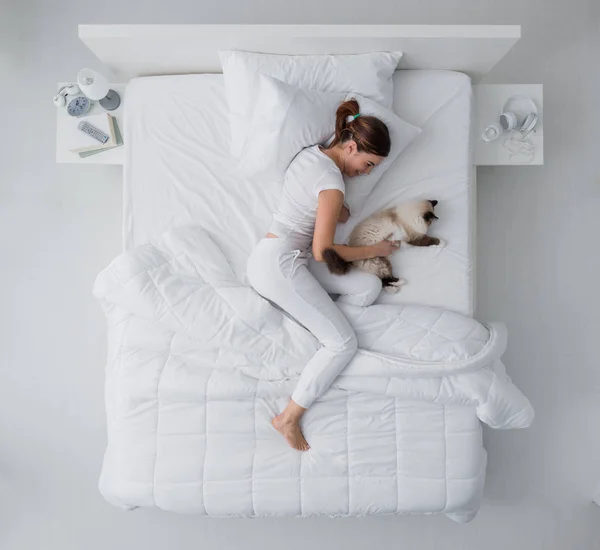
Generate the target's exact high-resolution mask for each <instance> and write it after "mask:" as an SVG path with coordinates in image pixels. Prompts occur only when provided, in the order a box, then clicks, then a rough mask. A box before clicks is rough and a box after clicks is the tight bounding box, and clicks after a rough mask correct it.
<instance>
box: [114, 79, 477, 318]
mask: <svg viewBox="0 0 600 550" xmlns="http://www.w3.org/2000/svg"><path fill="white" fill-rule="evenodd" d="M394 96H395V98H394V110H395V111H396V112H397V113H398V114H399V115H400V116H401V117H402V118H403V119H405V120H406V121H408V122H410V123H412V124H414V125H417V126H419V127H421V128H422V130H423V131H422V133H421V135H420V136H419V137H418V138H417V139H416V140H415V141H414V142H413V143H412V144H411V145H410V146H409V147H408V148H407V149H406V150H405V151H404V152H403V153H402V154H401V156H400V157H399V159H398V160H397V161H396V162H395V163H394V165H393V166H392V167H391V168H390V169H389V170H388V172H387V173H386V174H385V175H384V176H383V178H382V179H381V181H380V182H379V183H378V185H377V186H376V188H375V190H374V192H373V194H372V195H371V197H370V198H369V200H368V202H367V205H366V207H365V208H364V209H363V212H362V215H361V217H362V218H364V217H365V216H366V215H368V214H370V213H372V212H375V211H377V210H379V209H381V208H384V207H386V206H391V205H393V204H395V203H397V202H400V201H403V200H408V199H411V198H416V197H423V198H430V199H437V200H438V201H439V204H438V206H437V208H436V212H437V214H438V216H439V217H440V220H439V221H438V222H436V224H435V226H434V228H433V230H432V234H434V235H437V236H440V237H442V238H443V239H445V240H446V242H447V246H446V248H444V249H439V248H404V249H402V250H401V251H400V252H398V253H396V254H395V255H394V258H393V263H394V267H395V270H396V271H397V273H398V274H399V275H400V276H402V277H403V278H405V279H407V281H408V284H407V285H406V286H404V287H403V288H402V290H401V292H400V293H398V294H396V295H390V294H387V293H382V294H381V296H380V298H379V300H378V301H379V302H381V303H393V302H403V303H417V304H424V305H432V306H438V307H443V308H447V309H452V310H455V311H459V312H461V313H465V314H468V315H471V314H472V313H473V307H474V306H473V294H474V292H473V265H474V257H473V251H474V246H473V241H474V231H473V228H474V223H473V220H474V217H475V203H474V192H473V186H472V184H471V179H470V175H471V168H472V167H471V162H470V141H469V136H470V124H471V83H470V80H469V78H468V77H467V76H465V75H464V74H461V73H456V72H452V71H397V73H396V75H395V76H394ZM125 116H126V120H125V143H126V160H125V168H124V174H125V177H124V184H125V188H124V245H125V248H126V249H129V248H131V247H133V246H137V245H140V244H143V243H146V242H148V241H151V240H154V239H156V238H158V237H159V236H160V235H161V234H162V233H164V232H165V231H166V230H168V229H171V228H173V227H177V226H182V225H188V224H200V225H202V226H203V227H204V228H205V229H206V230H207V231H208V232H209V233H210V234H211V236H212V237H213V238H214V239H215V240H216V241H217V244H218V245H219V246H220V247H221V249H222V250H223V251H224V252H225V255H226V256H227V258H228V259H229V261H230V263H231V265H232V267H233V269H234V272H235V274H236V275H237V276H238V278H239V279H240V280H242V281H245V280H246V275H245V268H246V260H247V257H248V255H249V253H250V251H251V250H252V248H253V246H254V245H255V244H256V242H257V241H258V240H259V239H260V238H261V237H262V236H263V235H264V233H265V232H266V230H267V228H268V226H269V224H270V221H271V215H272V212H273V211H274V209H275V207H276V204H277V200H278V198H279V194H280V189H281V182H268V181H260V182H257V181H250V180H248V179H247V178H245V177H244V174H243V170H242V168H241V167H239V166H236V162H235V161H233V160H232V159H231V157H230V155H229V121H228V113H227V104H226V101H225V96H224V87H223V77H222V75H185V76H163V77H148V78H139V79H135V80H133V81H132V82H131V83H130V85H129V87H128V90H127V109H126V115H125ZM358 221H360V220H358V219H353V218H351V219H350V221H349V222H348V223H347V224H345V225H344V226H340V227H339V230H338V242H341V241H342V240H343V239H344V238H345V237H346V236H347V235H348V234H349V232H350V231H351V229H352V227H353V226H354V225H355V224H356V223H357V222H358Z"/></svg>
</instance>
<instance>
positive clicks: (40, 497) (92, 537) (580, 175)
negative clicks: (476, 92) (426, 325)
mask: <svg viewBox="0 0 600 550" xmlns="http://www.w3.org/2000/svg"><path fill="white" fill-rule="evenodd" d="M284 6H285V7H284ZM0 10H1V11H0V75H2V76H1V77H0V79H1V86H0V105H2V107H0V110H1V114H2V116H1V117H0V120H1V122H2V125H1V132H0V155H1V162H0V193H1V194H0V252H1V256H0V304H1V305H2V317H1V326H0V335H2V336H1V338H2V340H1V345H0V374H1V379H0V442H1V443H0V507H1V508H0V548H2V550H33V549H44V550H59V549H60V550H71V549H72V550H79V549H82V548H86V549H87V550H106V549H111V550H119V549H126V548H127V549H131V548H134V549H138V548H140V549H141V548H144V549H148V550H153V549H158V548H164V547H167V546H168V547H169V548H178V549H191V548H194V549H196V548H200V547H201V548H211V549H212V548H233V547H234V545H236V543H241V545H243V547H244V548H261V549H265V550H268V549H271V548H273V549H275V548H277V549H280V548H291V549H294V548H304V547H308V548H321V547H322V548H325V547H327V548H341V547H344V548H347V549H348V550H353V549H355V548H356V549H359V548H360V549H362V548H365V547H368V548H390V547H392V546H393V547H403V548H410V549H433V548H436V549H437V548H440V547H443V548H450V549H459V548H460V549H465V550H475V549H481V548H486V549H489V550H496V549H498V550H499V549H505V548H511V549H512V550H521V549H523V550H524V549H527V550H536V549H540V550H541V549H544V550H566V549H577V550H588V549H590V550H591V549H597V548H600V542H599V541H600V508H597V507H594V506H593V505H592V504H591V502H590V499H591V495H592V494H593V492H594V489H595V487H596V485H597V484H600V430H599V429H598V425H599V423H600V364H599V362H598V360H597V358H596V357H597V356H594V355H593V348H595V347H596V345H597V342H598V340H599V339H600V313H599V311H600V308H599V307H598V306H599V305H600V304H599V298H598V283H597V281H598V273H599V272H600V261H599V258H600V255H599V251H598V238H599V235H600V212H599V209H598V205H599V204H600V177H599V173H600V171H599V168H598V165H599V164H598V156H599V155H600V149H599V144H600V130H599V128H600V107H599V104H598V102H599V99H598V98H599V90H600V76H599V70H598V61H597V57H598V52H599V51H600V44H599V40H598V37H599V35H600V33H599V30H600V29H599V21H600V10H599V3H598V2H597V0H570V1H568V2H564V1H562V0H551V1H550V0H504V1H502V2H500V1H494V0H435V1H431V0H430V1H428V2H427V1H422V2H410V1H408V0H404V1H403V2H401V1H398V0H387V1H386V0H371V1H369V2H360V1H359V0H331V1H329V2H323V1H322V0H295V1H293V2H291V1H289V0H287V1H282V0H260V1H259V0H253V1H251V0H236V1H221V2H212V1H203V2H202V1H198V0H169V1H168V2H164V1H159V0H151V1H148V2H141V1H139V0H136V1H131V0H130V1H128V2H124V1H119V0H103V1H102V2H91V1H90V0H82V1H79V2H74V1H66V0H63V1H57V0H30V1H27V0H3V2H2V6H1V7H0ZM180 22H194V23H218V22H223V23H391V22H395V23H520V24H522V25H523V39H522V40H521V41H520V42H519V44H518V45H517V47H516V48H515V49H514V50H513V51H511V52H510V53H509V55H508V56H507V57H506V58H505V59H504V60H503V61H502V62H501V63H500V65H499V66H498V67H497V69H496V70H495V71H494V72H493V73H492V74H491V75H490V76H489V78H488V79H487V82H530V83H537V82H541V83H543V84H544V85H545V90H544V92H545V115H546V118H545V146H546V150H545V158H546V165H545V166H544V167H543V168H534V167H524V168H513V167H507V168H490V169H486V170H480V172H479V184H478V185H479V251H478V253H479V281H478V284H479V293H478V300H479V316H480V317H481V318H483V319H501V320H503V321H505V322H506V323H507V324H508V326H509V330H510V334H511V339H510V347H509V350H508V353H507V355H506V362H507V364H508V367H509V369H510V372H511V374H512V375H513V377H514V379H515V380H516V382H517V383H518V384H519V386H520V387H521V388H522V389H523V390H524V391H525V392H526V393H527V394H528V395H529V397H530V398H531V400H532V402H533V404H534V406H535V407H536V410H537V415H538V416H537V419H536V422H535V425H534V426H533V427H532V428H531V429H529V430H526V431H523V432H506V433H502V432H492V431H487V432H486V443H487V447H488V450H489V455H490V463H489V477H488V484H487V488H486V495H485V505H484V506H483V508H482V510H481V512H480V514H479V516H478V517H477V519H476V520H475V521H474V522H473V523H471V524H469V525H466V526H460V525H456V524H454V523H452V522H451V521H449V520H448V519H446V518H444V517H435V518H427V517H415V518H396V517H377V518H366V519H343V520H339V519H338V520H330V519H325V518H323V519H313V520H302V521H300V520H253V521H248V520H228V521H225V520H209V519H202V518H197V517H188V516H175V515H171V514H167V513H162V512H158V511H151V510H140V511H137V512H134V513H125V512H122V511H120V510H117V509H114V508H112V507H110V506H109V505H108V504H106V503H105V502H104V501H103V500H102V498H101V496H100V495H99V493H98V491H97V489H96V482H97V476H98V472H99V468H100V463H101V458H102V451H103V447H104V442H105V427H104V410H103V402H102V399H103V397H102V392H103V388H102V385H103V362H104V354H105V328H104V320H103V318H102V315H101V312H100V310H99V308H98V306H97V304H96V303H95V301H94V300H93V298H92V295H91V286H92V282H93V279H94V276H95V274H96V273H97V272H98V271H99V270H100V269H101V268H102V267H104V266H105V265H106V264H107V263H108V262H109V261H110V260H111V259H112V257H113V256H114V255H116V254H117V253H118V252H119V250H120V216H121V213H120V211H121V176H120V172H119V170H118V169H117V168H115V167H78V166H72V165H56V164H55V163H54V146H55V143H54V139H55V137H54V135H55V134H54V117H55V112H54V107H53V105H52V103H51V101H50V100H51V96H52V94H53V93H54V91H55V83H56V82H57V81H60V80H70V79H73V78H74V76H75V74H76V72H77V70H78V69H79V68H81V67H83V66H92V67H94V68H100V66H99V65H98V63H97V62H96V61H95V59H94V58H93V57H92V55H91V54H90V53H89V52H88V51H87V50H86V49H85V47H84V46H83V45H82V44H81V43H80V42H79V41H78V39H77V24H78V23H180ZM241 545H240V546H241Z"/></svg>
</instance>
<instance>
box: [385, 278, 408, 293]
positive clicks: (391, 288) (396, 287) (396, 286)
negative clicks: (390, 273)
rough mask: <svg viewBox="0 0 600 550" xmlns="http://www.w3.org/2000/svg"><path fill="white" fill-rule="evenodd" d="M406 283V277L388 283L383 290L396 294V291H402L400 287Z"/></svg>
mask: <svg viewBox="0 0 600 550" xmlns="http://www.w3.org/2000/svg"><path fill="white" fill-rule="evenodd" d="M405 284H406V279H398V280H397V281H393V282H391V283H388V284H387V285H385V286H384V287H383V290H385V291H386V292H389V293H390V294H396V292H400V289H401V288H402V286H403V285H405Z"/></svg>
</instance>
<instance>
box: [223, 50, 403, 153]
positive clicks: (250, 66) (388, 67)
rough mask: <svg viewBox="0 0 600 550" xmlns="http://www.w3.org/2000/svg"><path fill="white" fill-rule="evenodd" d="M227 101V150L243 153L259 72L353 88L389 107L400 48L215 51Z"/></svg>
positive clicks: (317, 85)
mask: <svg viewBox="0 0 600 550" xmlns="http://www.w3.org/2000/svg"><path fill="white" fill-rule="evenodd" d="M219 56H220V58H221V65H222V67H223V75H224V80H225V96H226V98H227V102H228V104H229V117H230V119H229V120H230V126H231V154H232V155H233V156H234V157H235V158H238V159H239V158H240V157H241V156H242V151H243V147H244V144H245V143H246V139H247V138H248V133H249V126H250V122H251V120H252V113H253V109H254V104H255V102H256V98H257V97H258V88H259V82H260V80H259V79H260V75H261V74H263V75H267V76H272V77H275V78H277V79H279V80H282V81H283V82H287V83H288V84H292V85H293V86H298V87H300V88H307V89H313V90H320V91H323V92H353V93H357V94H360V95H362V96H364V97H368V98H371V99H372V100H374V101H376V102H378V103H381V104H382V105H385V106H387V107H391V106H392V103H393V86H394V85H393V82H392V76H393V74H394V71H395V70H396V68H397V66H398V63H399V62H400V58H401V57H402V53H401V52H393V53H390V52H376V53H365V54H356V55H274V54H261V53H253V52H241V51H234V50H220V51H219Z"/></svg>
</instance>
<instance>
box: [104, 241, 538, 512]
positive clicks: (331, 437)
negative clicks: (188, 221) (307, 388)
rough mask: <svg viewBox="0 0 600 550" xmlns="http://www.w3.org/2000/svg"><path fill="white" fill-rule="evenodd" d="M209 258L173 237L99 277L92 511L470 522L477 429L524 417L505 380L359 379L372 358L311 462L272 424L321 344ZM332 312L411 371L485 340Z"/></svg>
mask: <svg viewBox="0 0 600 550" xmlns="http://www.w3.org/2000/svg"><path fill="white" fill-rule="evenodd" d="M212 246H214V244H213V243H211V242H210V241H209V240H207V239H206V236H205V235H204V234H203V233H202V232H201V231H199V230H198V229H195V230H194V229H187V230H180V231H179V232H175V233H173V234H171V235H170V236H169V237H168V238H165V240H164V241H163V242H161V243H158V244H157V245H155V246H152V245H148V246H146V247H142V248H141V249H138V250H136V251H132V252H131V253H129V254H127V255H124V256H122V257H120V258H119V259H117V260H116V261H115V262H114V263H113V264H111V266H110V267H109V268H108V269H107V270H106V271H105V272H104V273H103V274H101V275H100V276H99V279H98V281H97V284H96V289H95V292H96V295H97V296H98V297H99V298H100V299H101V301H102V304H103V307H104V310H105V313H106V315H107V318H108V321H109V327H111V328H110V333H109V334H110V337H111V339H113V340H114V342H115V344H114V346H113V344H112V343H111V347H110V353H109V361H108V366H107V384H106V387H107V413H108V428H109V444H108V448H107V452H106V456H105V461H104V466H103V472H102V477H101V481H100V487H101V490H102V492H103V494H104V496H105V497H106V498H107V499H108V500H109V501H110V502H112V503H114V504H117V505H120V506H126V507H132V506H152V505H155V506H159V507H161V508H163V509H166V510H171V511H178V512H188V513H189V512H194V513H199V514H204V515H210V516H270V515H286V516H297V515H303V516H310V515H317V514H328V515H352V516H355V515H369V514H379V513H396V514H399V513H432V512H445V513H452V514H461V515H462V517H463V519H465V518H467V519H468V518H469V517H472V516H473V515H474V514H475V512H476V510H477V507H478V503H479V499H480V495H481V491H482V487H483V476H484V471H485V452H484V451H483V449H482V443H481V429H480V425H479V421H478V418H477V416H478V415H479V417H480V418H481V417H483V418H485V419H486V421H488V422H489V423H491V424H494V425H496V426H498V427H509V425H510V426H517V427H518V426H523V425H527V423H528V422H529V421H530V418H531V411H530V410H529V409H528V408H527V407H528V403H527V401H526V399H525V398H524V397H522V394H520V392H518V390H517V389H516V388H515V387H514V386H512V385H511V384H510V382H509V381H508V380H507V378H506V377H504V376H503V374H502V369H501V368H496V367H495V366H494V368H491V367H490V368H488V367H486V368H481V369H479V370H478V371H476V372H472V373H463V374H460V373H457V374H451V373H449V374H448V375H447V376H437V377H431V378H419V377H416V378H414V377H413V378H411V377H401V376H400V377H399V376H396V375H393V373H392V374H389V372H388V371H389V369H392V371H393V368H394V367H393V365H392V366H391V367H390V366H389V365H383V366H381V367H380V368H381V369H383V370H382V371H381V372H382V373H383V374H377V375H375V374H371V375H369V373H375V372H379V371H377V368H379V367H378V361H379V360H378V359H377V356H365V357H359V358H358V359H357V361H356V364H355V365H351V366H350V368H349V374H344V375H343V376H340V377H339V378H338V379H337V380H336V382H335V383H334V386H333V387H332V388H331V390H330V391H329V392H328V393H327V394H326V395H324V396H323V397H322V398H321V399H320V400H318V401H317V403H316V404H315V405H314V406H313V407H312V408H311V409H310V410H309V411H308V412H307V414H306V416H305V422H304V431H305V434H306V436H307V438H308V440H309V441H310V442H311V445H312V449H311V450H310V451H309V452H308V453H304V454H301V453H297V452H295V451H293V450H292V449H290V448H288V447H287V445H286V444H285V442H284V441H283V440H282V438H281V437H280V436H279V435H278V434H277V433H276V432H275V431H274V430H273V429H272V427H271V425H270V420H271V418H272V417H273V416H274V415H275V414H277V413H278V412H279V411H280V410H281V409H282V408H283V406H285V403H286V402H287V400H288V398H289V397H288V396H289V395H290V394H291V392H292V390H293V388H294V386H295V384H296V377H297V375H298V373H299V372H300V371H301V368H302V365H303V363H302V361H303V360H305V359H306V358H307V357H310V355H311V354H312V353H314V350H315V349H316V345H317V343H316V342H315V341H314V338H313V337H312V336H311V335H310V334H308V333H307V332H306V331H305V330H304V329H302V328H301V327H298V326H297V325H295V324H294V323H293V322H291V321H290V320H289V319H288V318H287V317H285V316H284V315H281V313H279V312H278V311H277V310H275V309H273V308H271V307H270V306H269V305H268V304H267V303H266V302H265V301H264V300H262V299H261V298H260V297H258V296H257V295H255V294H254V293H253V292H252V291H251V290H249V289H244V288H242V287H239V285H238V284H237V283H236V282H235V280H234V279H233V276H232V275H231V272H230V270H228V269H227V266H226V264H222V263H219V262H224V261H225V260H224V259H223V258H222V257H221V259H215V258H218V257H219V256H218V254H216V253H214V252H215V251H214V250H213V251H212V252H213V253H211V254H210V255H209V254H207V250H208V251H210V248H211V247H212ZM217 252H218V250H217ZM197 255H198V256H199V257H202V258H207V257H208V258H211V259H213V260H212V263H210V262H209V263H208V264H207V262H206V261H205V262H204V264H203V263H201V262H199V261H197V259H196V256H197ZM344 311H345V313H347V314H348V316H349V319H350V321H351V322H352V323H353V326H354V327H355V329H356V330H357V336H358V338H359V342H362V344H361V346H363V347H365V348H367V349H370V350H371V351H373V352H378V353H387V354H392V355H391V356H392V357H393V356H398V357H404V358H408V359H411V360H414V361H417V363H415V366H416V367H417V368H418V360H419V359H423V360H426V361H434V360H436V358H437V359H439V358H443V359H444V360H446V361H447V360H448V358H452V359H453V360H456V361H460V360H462V359H465V358H469V357H473V356H476V355H477V354H478V353H481V352H482V350H484V349H485V346H486V344H487V342H488V340H489V338H490V333H489V331H488V329H486V328H485V327H483V326H482V325H480V324H478V323H476V322H474V321H473V320H470V319H466V318H464V317H462V316H460V315H456V314H452V313H450V312H442V311H439V310H435V309H432V308H417V307H414V306H403V307H402V308H400V309H398V308H390V307H389V306H373V307H372V308H367V309H365V310H363V309H361V308H354V309H352V308H350V309H347V308H344ZM223 349H230V350H231V352H228V353H226V354H222V350H223ZM371 368H373V369H375V370H373V371H371V370H369V369H371ZM352 369H354V370H352ZM386 369H387V370H386ZM353 373H354V374H353ZM247 374H250V375H247ZM521 397H522V399H521ZM523 400H524V401H523ZM507 418H509V419H510V420H509V421H508V423H507Z"/></svg>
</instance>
